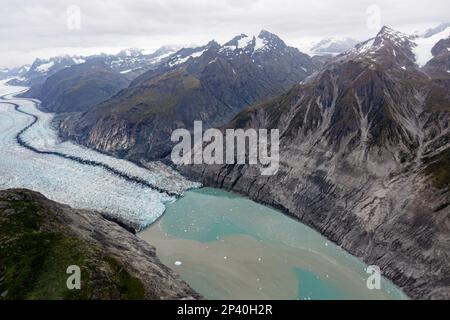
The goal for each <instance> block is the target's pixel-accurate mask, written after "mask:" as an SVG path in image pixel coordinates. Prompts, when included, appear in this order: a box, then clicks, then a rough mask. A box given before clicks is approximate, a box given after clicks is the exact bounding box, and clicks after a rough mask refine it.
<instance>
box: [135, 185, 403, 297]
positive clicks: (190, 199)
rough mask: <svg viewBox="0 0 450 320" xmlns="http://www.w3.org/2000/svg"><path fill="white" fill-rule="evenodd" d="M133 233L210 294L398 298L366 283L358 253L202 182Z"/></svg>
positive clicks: (389, 287)
mask: <svg viewBox="0 0 450 320" xmlns="http://www.w3.org/2000/svg"><path fill="white" fill-rule="evenodd" d="M140 237H141V238H143V239H145V240H146V241H148V242H149V243H151V244H152V245H154V246H155V247H156V249H157V255H158V256H159V258H160V259H161V260H162V261H163V263H164V264H166V265H167V266H169V267H171V268H173V269H174V270H175V271H176V272H178V273H179V274H180V275H181V276H182V278H183V279H184V280H185V281H186V282H188V283H189V284H190V285H191V286H192V288H194V289H195V290H197V291H198V292H200V293H201V294H203V295H204V296H205V297H206V298H210V299H406V298H407V297H406V296H405V295H404V294H403V293H402V291H400V290H399V289H398V288H397V287H396V286H394V285H393V284H392V283H391V282H390V281H388V280H386V279H384V278H382V280H381V288H380V289H379V290H378V289H372V290H370V289H369V288H368V286H367V279H368V277H369V276H370V275H371V273H367V272H366V268H367V266H366V265H365V264H363V263H362V262H361V261H359V260H358V259H356V258H355V257H353V256H352V255H350V254H349V253H347V252H346V251H344V250H343V249H341V248H340V247H338V246H336V245H335V244H333V243H332V242H330V241H328V240H327V239H326V238H324V237H323V236H322V235H320V234H319V233H318V232H316V231H314V230H312V229H311V228H309V227H308V226H306V225H304V224H302V223H299V222H298V221H295V220H293V219H291V218H289V217H288V216H286V215H284V214H282V213H281V212H278V211H276V210H274V209H271V208H268V207H266V206H263V205H260V204H258V203H255V202H253V201H251V200H249V199H246V198H244V197H241V196H237V195H235V194H232V193H229V192H226V191H223V190H217V189H211V188H202V189H197V190H192V191H188V192H187V193H186V195H185V196H184V197H183V198H181V199H180V200H178V201H176V202H174V203H171V204H169V205H167V208H166V211H165V213H164V215H163V216H162V217H161V218H160V219H159V220H158V221H157V222H155V223H154V224H153V225H152V226H151V227H150V228H148V229H147V230H145V231H143V232H141V233H140Z"/></svg>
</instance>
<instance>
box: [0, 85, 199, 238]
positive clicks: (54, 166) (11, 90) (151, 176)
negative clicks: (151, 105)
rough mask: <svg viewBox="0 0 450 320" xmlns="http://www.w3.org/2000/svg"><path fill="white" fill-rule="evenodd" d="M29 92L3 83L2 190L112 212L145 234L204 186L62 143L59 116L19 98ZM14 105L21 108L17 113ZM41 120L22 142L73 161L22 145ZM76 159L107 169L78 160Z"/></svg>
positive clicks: (155, 166) (153, 166) (156, 167)
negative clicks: (32, 192)
mask: <svg viewBox="0 0 450 320" xmlns="http://www.w3.org/2000/svg"><path fill="white" fill-rule="evenodd" d="M23 90H26V88H24V87H15V86H8V85H6V81H2V82H0V96H2V97H4V98H3V100H0V146H1V150H2V155H1V157H0V189H7V188H27V189H31V190H35V191H38V192H40V193H42V194H43V195H45V196H46V197H48V198H49V199H52V200H54V201H57V202H61V203H65V204H68V205H70V206H72V207H76V208H82V209H92V210H96V211H99V212H102V213H107V214H109V215H112V216H113V217H116V218H118V219H119V220H120V221H123V222H125V223H127V224H129V225H131V226H133V227H135V228H137V229H138V230H142V229H144V228H146V227H147V226H149V225H150V224H151V223H153V222H154V221H155V220H157V219H158V218H159V217H160V216H161V215H162V214H163V213H164V210H165V204H167V203H169V202H172V201H175V200H176V198H177V197H178V196H182V195H183V194H184V192H185V191H186V190H188V189H192V188H198V187H200V184H198V183H195V182H192V181H189V180H187V179H185V178H184V177H182V176H181V175H180V174H178V173H177V172H176V171H174V170H172V169H171V168H170V167H168V166H165V165H164V164H162V163H160V162H152V163H148V164H147V165H146V168H144V167H141V166H138V165H136V164H134V163H132V162H129V161H126V160H122V159H117V158H114V157H112V156H108V155H105V154H102V153H99V152H96V151H94V150H91V149H88V148H86V147H83V146H79V145H76V144H74V143H72V142H69V141H65V142H62V141H60V139H59V138H58V135H57V132H56V131H55V130H54V129H53V128H52V126H51V121H52V119H53V117H54V115H53V114H51V113H45V112H42V111H40V110H39V109H38V105H39V101H37V100H33V99H25V98H17V97H15V96H14V95H15V94H17V93H19V92H21V91H23ZM14 104H16V105H18V108H17V109H16V107H15V105H14ZM35 118H36V119H37V120H36V122H35V123H34V124H33V125H32V126H31V127H29V128H28V129H26V130H25V131H24V132H23V133H22V134H21V135H20V138H21V140H22V141H23V142H24V143H25V144H27V145H28V146H30V147H32V148H34V149H37V150H39V151H46V152H54V153H58V154H62V155H67V156H68V157H66V158H65V157H62V156H57V155H54V154H42V153H36V152H34V151H32V150H29V149H27V148H25V147H23V146H21V145H19V144H18V142H17V140H16V136H17V134H18V133H19V132H21V130H23V129H24V128H26V127H27V126H29V125H30V124H32V123H33V122H34V119H35ZM70 157H72V158H77V159H83V160H87V161H90V162H95V163H99V164H101V165H103V167H102V166H93V165H89V164H85V163H80V162H77V161H73V160H72V159H71V158H70ZM105 167H108V168H111V170H106V169H105ZM115 172H118V173H120V174H119V175H118V174H115ZM124 177H125V178H124ZM128 177H131V178H128ZM140 181H142V182H144V183H139V182H140Z"/></svg>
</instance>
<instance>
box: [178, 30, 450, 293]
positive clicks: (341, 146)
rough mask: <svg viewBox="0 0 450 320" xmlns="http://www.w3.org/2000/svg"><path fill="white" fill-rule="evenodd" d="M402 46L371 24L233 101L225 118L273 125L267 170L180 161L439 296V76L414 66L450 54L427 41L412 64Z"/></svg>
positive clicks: (447, 123)
mask: <svg viewBox="0 0 450 320" xmlns="http://www.w3.org/2000/svg"><path fill="white" fill-rule="evenodd" d="M440 45H441V46H442V45H443V44H442V43H441V44H440ZM412 48H414V43H413V42H412V41H410V39H409V38H408V37H406V36H405V35H402V34H400V33H398V32H396V31H394V30H392V29H389V28H383V30H381V32H380V33H379V34H378V35H377V37H376V38H374V39H371V40H369V41H367V42H365V43H362V44H361V45H359V46H357V47H356V48H355V49H354V50H351V51H349V52H347V53H345V54H343V55H341V56H339V57H337V58H336V59H335V60H333V61H332V62H331V63H329V64H328V65H327V66H326V67H325V68H324V69H323V70H322V71H321V72H319V73H318V74H317V75H315V76H313V77H311V78H310V79H308V80H307V81H305V82H304V83H303V84H301V85H298V86H296V87H294V88H293V89H292V90H290V91H288V92H287V93H286V94H284V95H281V96H280V97H278V98H275V99H273V100H271V101H269V102H267V103H264V104H261V105H258V106H255V107H253V108H250V109H248V110H245V111H244V112H242V113H240V114H239V115H238V116H237V117H236V118H235V119H234V120H233V121H232V122H231V124H229V125H228V126H227V128H228V127H229V128H244V129H245V128H255V129H259V128H273V129H279V130H280V169H279V171H278V173H277V174H276V175H274V176H268V177H264V176H261V175H260V170H259V168H258V167H257V166H248V165H212V166H211V165H195V166H183V167H180V170H182V171H183V172H184V173H185V174H187V175H189V176H191V177H196V178H200V179H201V180H202V182H203V183H204V184H206V185H209V186H213V187H220V188H225V189H227V190H232V191H234V192H238V193H242V194H245V195H248V196H249V197H250V198H252V199H254V200H256V201H259V202H262V203H265V204H268V205H271V206H274V207H276V208H280V209H281V210H283V211H284V212H286V213H288V214H290V215H291V216H293V217H295V218H297V219H299V220H300V221H302V222H304V223H307V224H308V225H310V226H312V227H313V228H314V229H316V230H318V231H319V232H321V233H322V234H324V235H325V236H327V237H328V238H330V239H331V240H333V241H335V242H336V243H338V244H339V245H341V246H342V247H343V248H345V249H346V250H348V251H349V252H350V253H352V254H354V255H356V256H357V257H359V258H361V259H362V260H363V261H365V262H366V263H367V264H375V265H378V266H379V267H380V268H381V269H382V270H383V273H384V275H385V276H386V277H388V278H390V279H392V280H393V281H394V282H395V283H396V284H397V285H399V286H400V287H401V288H403V289H404V290H405V292H406V293H407V294H408V295H410V296H411V297H413V298H420V299H431V298H435V299H449V298H450V265H449V264H448V261H449V260H450V207H449V204H450V187H449V183H450V176H449V172H450V129H449V127H450V99H449V97H448V92H449V88H450V82H449V79H450V77H449V73H446V74H443V73H442V72H440V73H439V74H438V76H437V77H434V76H433V75H434V73H433V74H432V73H430V74H426V73H425V72H424V70H427V69H430V70H431V69H432V70H437V69H439V68H440V69H442V68H448V69H450V68H449V67H450V66H449V65H448V64H447V63H448V62H447V61H448V60H445V59H444V58H446V57H447V54H446V53H445V56H444V54H443V53H442V52H441V51H442V50H438V49H435V50H434V52H435V53H436V54H437V55H436V56H435V58H434V59H432V60H431V61H430V62H429V63H428V65H427V66H425V67H424V68H423V69H420V68H419V67H418V66H417V65H416V64H415V61H414V54H413V53H412V51H411V50H412ZM446 51H447V50H446ZM438 53H439V54H438ZM439 64H440V66H439V67H438V65H439Z"/></svg>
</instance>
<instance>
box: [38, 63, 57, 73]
mask: <svg viewBox="0 0 450 320" xmlns="http://www.w3.org/2000/svg"><path fill="white" fill-rule="evenodd" d="M54 65H55V62H53V61H50V62H47V63H44V64H41V65H40V66H38V67H36V70H37V71H38V72H41V73H45V72H48V70H50V68H51V67H53V66H54Z"/></svg>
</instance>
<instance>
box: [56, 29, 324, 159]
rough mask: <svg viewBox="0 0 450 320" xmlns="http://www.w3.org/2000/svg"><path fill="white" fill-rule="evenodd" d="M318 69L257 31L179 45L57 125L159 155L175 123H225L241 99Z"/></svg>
mask: <svg viewBox="0 0 450 320" xmlns="http://www.w3.org/2000/svg"><path fill="white" fill-rule="evenodd" d="M315 68H316V65H315V64H314V63H313V61H312V60H311V58H310V57H309V56H307V55H305V54H302V53H301V52H299V51H298V50H297V49H295V48H291V47H288V46H286V45H285V44H284V42H283V41H282V40H281V39H280V38H278V37H277V36H275V35H273V34H271V33H269V32H267V31H262V32H261V33H260V34H259V36H258V37H248V36H246V35H239V36H237V37H235V38H234V39H232V40H231V41H229V42H228V43H226V44H225V45H223V46H220V45H219V44H217V43H216V42H213V41H212V42H210V43H209V44H208V45H206V46H204V47H199V48H189V49H182V50H180V51H179V52H177V53H176V54H174V55H173V56H172V57H171V58H170V59H169V60H168V61H167V62H165V63H163V64H162V65H161V66H160V67H159V68H157V69H155V70H151V71H149V72H147V73H145V74H143V75H142V76H140V77H138V78H137V79H136V80H134V81H133V82H132V84H131V85H130V87H129V88H128V89H126V90H123V91H121V92H120V93H119V94H117V95H116V96H114V97H113V98H112V99H109V100H108V101H105V102H104V103H102V104H99V105H97V106H95V107H93V108H91V109H90V110H89V111H87V112H85V113H83V114H79V115H74V116H71V117H69V118H67V119H66V120H65V121H63V122H62V123H61V124H60V132H61V135H62V136H63V137H65V138H69V139H73V140H75V141H77V142H79V143H81V144H84V145H87V146H89V147H92V148H94V149H98V150H101V151H104V152H108V153H111V154H114V155H117V156H121V157H126V158H129V159H142V158H144V159H157V158H162V157H164V156H166V155H167V154H168V153H169V152H170V150H171V147H172V145H173V144H172V142H171V141H170V135H171V133H172V131H173V130H174V129H176V128H187V129H192V126H193V123H194V120H202V121H203V123H204V127H205V128H207V127H209V126H216V125H219V124H222V123H225V122H227V121H229V120H231V118H232V117H233V116H235V115H236V114H237V113H238V112H239V111H241V110H242V109H243V108H245V107H246V106H249V105H251V104H253V103H255V102H258V101H261V100H264V99H267V98H269V97H272V96H275V95H277V94H280V93H281V92H283V91H284V90H287V89H288V88H289V87H291V86H292V85H294V84H296V83H298V82H300V81H301V80H303V79H304V78H305V77H306V76H308V75H309V74H311V73H312V72H313V71H314V70H315Z"/></svg>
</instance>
